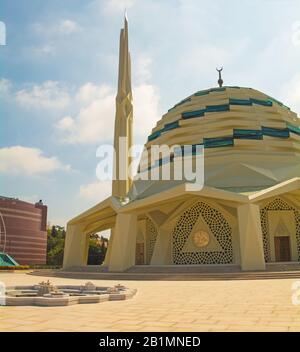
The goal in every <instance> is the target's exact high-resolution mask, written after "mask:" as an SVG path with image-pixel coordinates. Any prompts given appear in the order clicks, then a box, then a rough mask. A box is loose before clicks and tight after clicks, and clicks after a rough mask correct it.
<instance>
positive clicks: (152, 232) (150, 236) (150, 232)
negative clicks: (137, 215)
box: [146, 217, 157, 264]
mask: <svg viewBox="0 0 300 352" xmlns="http://www.w3.org/2000/svg"><path fill="white" fill-rule="evenodd" d="M156 239H157V229H156V226H155V224H154V222H153V221H152V220H151V219H150V218H149V217H147V218H146V250H147V253H146V263H147V264H150V262H151V258H152V255H153V251H154V246H155V242H156Z"/></svg>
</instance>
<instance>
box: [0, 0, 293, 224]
mask: <svg viewBox="0 0 300 352" xmlns="http://www.w3.org/2000/svg"><path fill="white" fill-rule="evenodd" d="M125 8H126V9H127V13H128V18H129V46H130V51H131V60H132V81H133V99H134V101H133V104H134V138H135V142H136V143H139V144H144V143H145V141H146V138H147V136H148V135H149V134H150V132H151V129H152V128H153V127H154V126H155V124H156V122H157V121H158V120H159V119H160V118H161V115H162V114H163V113H165V112H166V111H167V110H168V109H169V108H170V107H172V106H173V105H174V104H176V103H177V102H179V101H180V100H182V99H184V98H185V97H187V96H189V95H190V94H192V93H194V92H196V91H198V90H201V89H206V88H210V87H215V86H216V85H217V72H216V67H217V66H224V71H223V79H224V82H225V85H234V86H245V87H252V88H255V89H258V90H261V91H263V92H265V93H267V94H269V95H271V96H273V97H274V98H277V99H278V100H281V101H283V102H284V103H285V104H286V105H288V106H290V107H291V108H292V109H293V110H294V111H295V112H297V113H300V1H299V0H243V1H240V0H214V1H206V0H51V1H44V0H26V1H19V0H0V21H1V22H3V23H4V24H5V26H6V45H0V117H1V129H0V178H1V183H0V194H1V195H4V196H9V197H17V198H19V199H22V200H25V201H29V202H35V201H37V200H39V199H42V200H43V202H44V203H45V204H46V205H48V220H49V222H50V223H51V224H52V225H56V224H58V225H62V226H64V225H65V224H66V222H67V221H68V220H70V219H71V218H73V217H74V216H76V215H78V214H79V213H81V212H82V211H84V210H86V209H87V208H89V207H90V206H92V205H94V204H96V203H98V202H100V201H101V200H103V199H104V198H106V197H107V196H109V195H110V192H111V184H110V182H109V181H103V182H100V181H99V180H97V177H96V167H97V164H98V162H99V159H98V158H97V156H96V150H97V148H98V147H99V146H101V145H103V144H111V143H112V138H113V126H114V114H115V96H116V87H117V72H118V48H119V32H120V28H121V27H122V26H123V17H124V10H125Z"/></svg>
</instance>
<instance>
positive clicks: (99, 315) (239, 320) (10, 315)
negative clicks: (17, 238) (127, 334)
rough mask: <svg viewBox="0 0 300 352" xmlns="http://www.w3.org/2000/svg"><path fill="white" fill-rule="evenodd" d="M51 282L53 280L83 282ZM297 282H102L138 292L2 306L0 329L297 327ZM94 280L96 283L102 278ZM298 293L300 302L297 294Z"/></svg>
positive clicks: (10, 280)
mask: <svg viewBox="0 0 300 352" xmlns="http://www.w3.org/2000/svg"><path fill="white" fill-rule="evenodd" d="M46 279H47V278H46V277H40V276H39V277H38V276H31V275H27V274H25V273H0V281H2V282H4V283H5V284H6V285H20V284H26V285H28V284H34V283H37V282H40V281H42V280H46ZM50 280H51V281H52V282H53V283H54V284H63V283H64V284H83V283H85V281H87V280H76V279H63V278H50ZM295 281H297V280H296V279H274V280H242V281H239V280H234V281H121V280H118V281H111V280H109V281H104V280H101V285H108V286H111V285H114V284H118V283H121V284H123V285H125V286H127V287H129V288H137V289H138V292H137V294H136V296H135V297H134V298H133V299H130V300H128V301H117V302H104V303H101V304H89V305H75V306H68V307H0V331H141V332H142V331H171V332H172V331H174V332H175V331H300V305H293V304H292V294H293V291H292V283H293V282H295ZM92 282H94V283H95V284H98V285H99V284H100V280H92ZM299 287H300V284H299ZM294 292H295V291H294ZM298 297H299V300H300V292H299V295H298Z"/></svg>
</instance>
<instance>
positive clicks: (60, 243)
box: [47, 226, 66, 266]
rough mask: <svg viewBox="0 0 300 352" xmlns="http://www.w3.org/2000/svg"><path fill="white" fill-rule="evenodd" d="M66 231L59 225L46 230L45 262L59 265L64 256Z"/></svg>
mask: <svg viewBox="0 0 300 352" xmlns="http://www.w3.org/2000/svg"><path fill="white" fill-rule="evenodd" d="M65 237H66V231H65V229H64V228H63V227H61V226H52V227H51V228H48V230H47V264H48V265H57V266H61V265H62V263H63V257H64V247H65Z"/></svg>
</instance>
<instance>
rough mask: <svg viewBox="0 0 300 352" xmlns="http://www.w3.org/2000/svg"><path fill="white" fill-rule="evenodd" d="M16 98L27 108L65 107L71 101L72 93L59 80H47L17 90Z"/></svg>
mask: <svg viewBox="0 0 300 352" xmlns="http://www.w3.org/2000/svg"><path fill="white" fill-rule="evenodd" d="M15 100H16V101H17V102H18V103H19V104H20V105H22V106H23V107H26V108H43V109H64V108H65V107H67V106H68V105H69V103H70V95H69V92H68V90H67V88H66V87H64V86H63V85H62V84H60V83H59V82H56V81H46V82H44V83H42V84H41V85H34V86H32V87H29V88H26V89H22V90H19V91H17V92H16V93H15Z"/></svg>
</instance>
